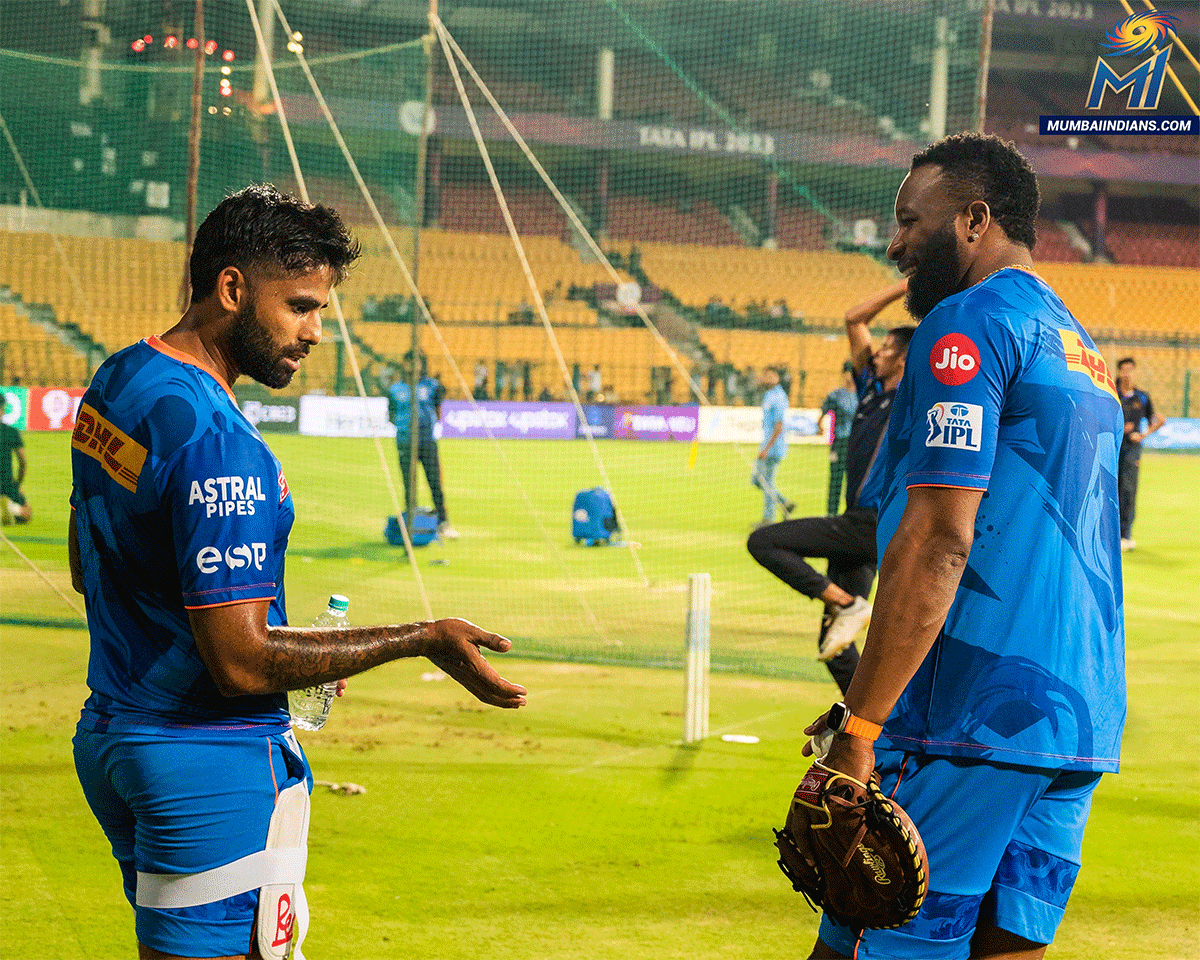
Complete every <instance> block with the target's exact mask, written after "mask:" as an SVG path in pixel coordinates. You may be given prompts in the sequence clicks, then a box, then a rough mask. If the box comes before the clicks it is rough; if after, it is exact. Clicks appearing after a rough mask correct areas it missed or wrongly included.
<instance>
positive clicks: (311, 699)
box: [288, 593, 350, 730]
mask: <svg viewBox="0 0 1200 960" xmlns="http://www.w3.org/2000/svg"><path fill="white" fill-rule="evenodd" d="M349 607H350V601H349V600H347V599H346V598H345V597H343V596H341V595H340V594H336V593H335V594H334V595H333V596H332V597H330V598H329V606H328V608H326V610H325V612H324V613H323V614H321V615H320V616H319V617H317V619H316V620H314V621H313V622H312V625H313V626H314V627H348V626H350V621H349V620H347V619H346V611H347V610H348V609H349ZM337 686H338V685H337V681H336V680H330V681H329V682H328V683H319V684H317V685H316V686H315V687H305V688H304V689H303V690H291V691H289V692H288V708H289V709H290V710H291V712H292V726H295V727H299V728H300V729H301V730H320V729H321V728H322V727H323V726H325V721H326V720H328V719H329V710H330V708H331V707H332V706H333V698H334V697H335V696H337Z"/></svg>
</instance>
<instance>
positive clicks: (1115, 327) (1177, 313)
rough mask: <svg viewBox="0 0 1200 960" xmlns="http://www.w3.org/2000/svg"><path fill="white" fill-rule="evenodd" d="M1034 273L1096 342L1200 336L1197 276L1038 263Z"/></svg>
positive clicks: (1170, 269)
mask: <svg viewBox="0 0 1200 960" xmlns="http://www.w3.org/2000/svg"><path fill="white" fill-rule="evenodd" d="M1038 270H1039V272H1041V274H1042V275H1043V276H1044V277H1045V278H1046V280H1047V281H1048V282H1049V283H1050V285H1051V286H1053V287H1054V289H1055V290H1056V291H1058V294H1059V295H1060V296H1061V297H1062V298H1063V302H1064V303H1065V304H1066V305H1067V307H1068V308H1069V309H1070V310H1071V312H1072V313H1073V314H1075V316H1076V317H1078V318H1079V320H1080V322H1081V323H1082V324H1083V325H1084V326H1085V327H1086V328H1087V329H1088V330H1089V332H1091V334H1092V336H1093V337H1095V338H1097V339H1099V338H1100V337H1101V336H1109V337H1111V336H1115V335H1118V332H1120V334H1123V335H1124V336H1129V335H1130V334H1135V335H1136V334H1137V333H1142V334H1170V333H1181V332H1182V333H1184V334H1185V335H1190V336H1193V337H1194V336H1196V335H1197V333H1200V324H1198V323H1197V304H1200V271H1196V270H1190V269H1184V268H1179V267H1143V266H1118V265H1108V264H1082V263H1078V264H1075V263H1039V264H1038Z"/></svg>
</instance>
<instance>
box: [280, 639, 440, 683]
mask: <svg viewBox="0 0 1200 960" xmlns="http://www.w3.org/2000/svg"><path fill="white" fill-rule="evenodd" d="M428 628H429V624H428V623H406V624H393V625H389V626H375V627H332V628H326V627H319V628H313V627H307V628H304V627H271V628H270V629H269V630H268V631H267V644H266V651H265V657H264V664H263V674H264V677H265V678H266V679H267V680H268V682H269V683H270V684H271V685H272V686H273V687H275V688H277V689H284V690H294V689H296V688H298V687H306V686H312V685H314V684H318V683H327V682H329V681H331V680H341V679H344V678H345V677H351V676H353V675H354V674H356V673H362V672H363V671H364V670H369V669H370V668H371V667H377V666H379V665H380V664H381V663H388V662H389V661H392V660H399V659H402V658H404V657H417V656H423V655H425V654H426V653H428V652H429V650H428V647H429V640H430V639H431V637H430V633H429V629H428Z"/></svg>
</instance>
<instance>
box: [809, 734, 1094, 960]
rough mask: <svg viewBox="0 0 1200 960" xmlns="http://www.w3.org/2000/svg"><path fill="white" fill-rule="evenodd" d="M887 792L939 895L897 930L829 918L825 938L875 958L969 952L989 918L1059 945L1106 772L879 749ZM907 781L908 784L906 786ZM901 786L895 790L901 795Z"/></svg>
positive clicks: (922, 959) (946, 957) (955, 956)
mask: <svg viewBox="0 0 1200 960" xmlns="http://www.w3.org/2000/svg"><path fill="white" fill-rule="evenodd" d="M875 759H876V762H877V763H878V764H880V771H879V772H880V778H881V781H882V783H881V785H882V788H883V792H884V793H886V794H888V795H893V796H894V797H895V799H896V800H897V801H899V803H900V805H901V806H902V807H904V809H905V810H906V811H907V812H908V814H909V816H911V817H912V819H913V822H914V823H916V825H917V829H918V830H919V831H920V833H921V839H922V840H924V841H925V850H926V852H927V853H928V854H929V894H928V896H927V897H926V898H925V902H924V904H922V906H921V912H920V913H919V914H917V916H916V918H915V919H914V920H912V921H910V922H909V923H906V924H905V925H904V926H902V927H900V928H899V929H896V930H867V931H865V933H864V934H863V936H862V942H861V943H860V944H858V945H857V946H858V952H857V953H856V952H855V946H856V942H857V940H858V935H859V932H860V931H858V930H856V929H852V928H850V927H843V926H842V925H840V924H837V923H834V922H833V921H832V920H830V919H829V918H828V917H822V918H821V930H820V935H821V939H822V940H823V941H824V942H825V943H826V944H828V945H829V946H830V947H832V948H833V949H834V950H837V951H839V952H840V953H843V954H845V955H846V956H848V957H857V958H859V960H867V958H870V957H886V958H894V960H900V958H913V960H962V958H966V957H969V956H970V952H971V937H972V936H973V935H974V932H975V925H976V923H977V922H978V921H979V920H980V919H982V920H983V921H985V922H990V923H991V924H993V925H994V926H997V927H999V928H1001V929H1003V930H1007V931H1009V932H1011V933H1015V934H1017V936H1020V937H1024V938H1025V939H1026V940H1032V941H1033V942H1034V943H1050V942H1052V941H1053V940H1054V933H1055V931H1056V930H1057V929H1058V925H1059V924H1060V923H1061V922H1062V918H1063V913H1064V911H1065V910H1066V906H1067V898H1068V897H1070V895H1071V888H1072V887H1073V886H1074V885H1075V877H1076V875H1077V874H1078V873H1079V854H1080V848H1081V847H1082V845H1083V828H1084V826H1085V825H1086V824H1087V819H1088V813H1089V812H1090V810H1091V806H1092V791H1093V790H1094V789H1095V787H1096V784H1097V783H1098V782H1099V780H1100V774H1099V773H1095V772H1092V771H1081V772H1075V771H1062V770H1045V769H1039V768H1035V767H1010V766H997V765H993V764H989V763H983V762H980V761H977V760H963V759H958V758H950V757H932V756H923V755H917V754H905V753H902V752H900V751H896V750H888V749H883V748H879V749H877V750H876V751H875ZM897 783H899V786H897ZM893 791H894V793H893Z"/></svg>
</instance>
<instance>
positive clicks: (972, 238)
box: [967, 233, 979, 243]
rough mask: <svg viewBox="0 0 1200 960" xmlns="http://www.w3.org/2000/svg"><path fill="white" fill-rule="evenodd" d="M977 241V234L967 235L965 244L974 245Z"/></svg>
mask: <svg viewBox="0 0 1200 960" xmlns="http://www.w3.org/2000/svg"><path fill="white" fill-rule="evenodd" d="M978 239H979V234H977V233H968V234H967V243H974V242H975V241H976V240H978Z"/></svg>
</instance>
